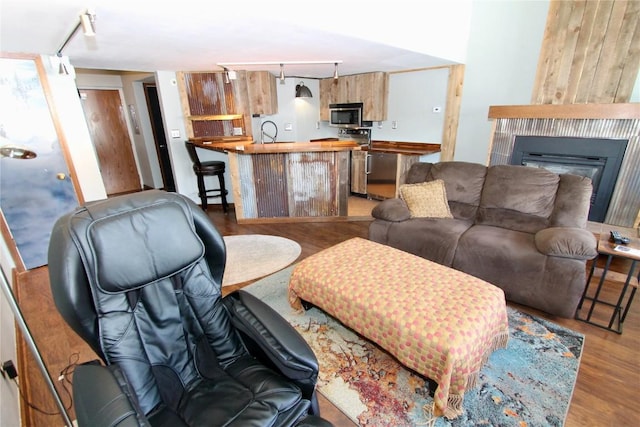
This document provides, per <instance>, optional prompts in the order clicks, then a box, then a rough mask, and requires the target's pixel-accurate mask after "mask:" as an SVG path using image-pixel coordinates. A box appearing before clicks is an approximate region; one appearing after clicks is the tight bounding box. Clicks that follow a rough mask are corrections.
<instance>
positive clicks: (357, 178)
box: [351, 151, 368, 194]
mask: <svg viewBox="0 0 640 427" xmlns="http://www.w3.org/2000/svg"><path fill="white" fill-rule="evenodd" d="M367 153H368V152H367V151H352V152H351V192H352V193H356V194H367V157H368V155H367Z"/></svg>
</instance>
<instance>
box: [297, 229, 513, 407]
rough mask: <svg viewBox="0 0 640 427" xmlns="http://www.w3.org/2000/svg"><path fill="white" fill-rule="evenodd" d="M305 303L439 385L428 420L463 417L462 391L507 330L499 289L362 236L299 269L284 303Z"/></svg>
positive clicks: (299, 306) (472, 382) (502, 344)
mask: <svg viewBox="0 0 640 427" xmlns="http://www.w3.org/2000/svg"><path fill="white" fill-rule="evenodd" d="M301 299H302V300H304V301H308V302H310V303H312V304H314V305H315V306H317V307H319V308H321V309H323V310H324V311H325V312H327V313H328V314H330V315H332V316H333V317H335V318H337V319H339V320H340V321H341V322H342V323H343V324H345V325H346V326H348V327H350V328H351V329H353V330H355V331H356V332H359V333H360V334H362V335H363V336H365V337H366V338H368V339H370V340H371V341H373V342H375V343H376V344H378V345H379V346H381V347H382V348H384V349H385V350H387V351H388V352H389V353H391V354H392V355H394V356H395V357H396V358H397V359H398V360H399V361H400V362H401V363H403V364H404V365H405V366H407V367H408V368H411V369H413V370H414V371H416V372H418V373H420V374H422V375H424V376H425V377H428V378H431V379H432V380H434V381H436V382H437V383H438V388H437V389H436V391H435V395H434V407H433V408H431V411H432V413H433V415H434V416H436V417H437V416H442V415H444V416H445V417H447V418H456V417H457V416H458V415H460V414H461V413H462V402H463V398H464V393H465V390H467V389H469V388H472V387H474V386H475V383H476V380H477V377H478V372H479V371H480V368H481V367H482V366H483V365H484V363H485V362H486V360H487V359H488V358H489V355H490V354H491V353H492V352H493V350H495V349H498V348H504V347H506V345H507V341H508V337H509V324H508V320H507V311H506V304H505V297H504V293H503V291H502V290H501V289H500V288H498V287H496V286H493V285H491V284H489V283H487V282H484V281H483V280H480V279H478V278H476V277H473V276H470V275H468V274H466V273H462V272H460V271H456V270H453V269H451V268H448V267H445V266H443V265H440V264H436V263H434V262H431V261H428V260H426V259H424V258H421V257H418V256H416V255H412V254H410V253H407V252H403V251H400V250H398V249H394V248H392V247H389V246H386V245H382V244H379V243H375V242H372V241H369V240H366V239H362V238H352V239H350V240H347V241H345V242H342V243H340V244H338V245H335V246H333V247H331V248H328V249H325V250H323V251H321V252H318V253H317V254H315V255H313V256H311V257H308V258H306V259H304V260H303V261H301V262H300V263H298V264H297V265H296V266H295V268H294V270H293V273H292V275H291V280H290V282H289V303H290V304H291V306H292V307H293V308H294V309H297V310H303V307H302V304H301V301H300V300H301Z"/></svg>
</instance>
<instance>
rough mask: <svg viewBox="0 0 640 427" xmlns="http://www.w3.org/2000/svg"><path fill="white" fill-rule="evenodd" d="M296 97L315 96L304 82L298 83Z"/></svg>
mask: <svg viewBox="0 0 640 427" xmlns="http://www.w3.org/2000/svg"><path fill="white" fill-rule="evenodd" d="M296 98H313V95H312V94H311V91H310V90H309V88H308V87H306V86H305V85H304V82H300V84H297V85H296Z"/></svg>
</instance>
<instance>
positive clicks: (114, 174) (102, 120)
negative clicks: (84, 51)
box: [80, 89, 141, 195]
mask: <svg viewBox="0 0 640 427" xmlns="http://www.w3.org/2000/svg"><path fill="white" fill-rule="evenodd" d="M80 98H81V99H82V108H83V109H84V115H85V118H86V120H87V125H88V126H89V133H90V134H91V140H92V141H93V145H94V147H95V149H96V154H97V156H98V164H99V166H100V174H101V175H102V180H103V181H104V187H105V190H106V192H107V194H108V195H113V194H118V193H129V192H132V191H138V190H140V188H141V185H140V176H139V174H138V169H137V167H136V161H135V158H134V157H133V149H132V144H131V139H130V138H129V132H128V130H127V122H126V120H125V117H124V107H123V105H122V101H121V99H120V92H119V91H118V90H116V89H81V90H80Z"/></svg>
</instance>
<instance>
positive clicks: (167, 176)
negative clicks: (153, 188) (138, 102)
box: [144, 83, 176, 191]
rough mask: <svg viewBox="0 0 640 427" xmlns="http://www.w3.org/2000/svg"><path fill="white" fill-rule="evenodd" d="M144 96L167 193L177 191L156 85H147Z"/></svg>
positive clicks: (145, 85)
mask: <svg viewBox="0 0 640 427" xmlns="http://www.w3.org/2000/svg"><path fill="white" fill-rule="evenodd" d="M144 94H145V97H146V99H147V109H148V110H149V118H150V119H151V130H152V131H153V140H154V141H155V145H156V152H157V154H158V160H159V162H160V172H161V173H162V183H163V186H164V189H165V190H166V191H176V184H175V182H174V180H173V168H172V167H171V158H170V157H169V147H168V146H167V138H166V137H165V132H164V123H163V122H162V112H161V111H160V100H159V99H158V88H157V87H156V85H155V84H151V83H145V84H144Z"/></svg>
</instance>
